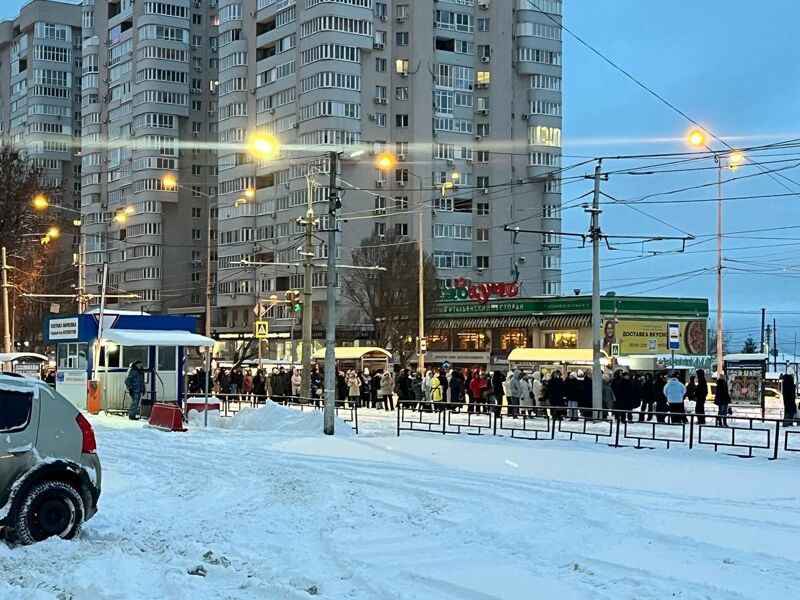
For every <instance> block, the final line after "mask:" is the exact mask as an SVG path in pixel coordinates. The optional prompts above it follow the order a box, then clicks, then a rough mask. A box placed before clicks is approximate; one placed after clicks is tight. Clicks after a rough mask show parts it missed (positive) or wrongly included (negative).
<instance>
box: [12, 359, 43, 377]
mask: <svg viewBox="0 0 800 600" xmlns="http://www.w3.org/2000/svg"><path fill="white" fill-rule="evenodd" d="M14 373H19V374H20V375H25V376H26V377H33V378H35V379H41V378H42V366H41V365H40V364H39V363H21V362H16V363H14Z"/></svg>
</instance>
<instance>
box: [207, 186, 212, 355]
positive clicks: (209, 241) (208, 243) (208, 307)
mask: <svg viewBox="0 0 800 600" xmlns="http://www.w3.org/2000/svg"><path fill="white" fill-rule="evenodd" d="M207 199H208V208H207V209H206V211H207V212H208V215H207V216H208V219H207V220H206V319H205V334H206V337H211V298H212V295H213V294H212V288H211V213H212V211H213V209H212V207H213V204H212V202H211V197H210V196H208V197H207ZM213 351H214V348H213V347H211V348H209V349H208V352H209V354H211V353H212V352H213Z"/></svg>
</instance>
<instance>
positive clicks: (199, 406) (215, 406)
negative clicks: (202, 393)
mask: <svg viewBox="0 0 800 600" xmlns="http://www.w3.org/2000/svg"><path fill="white" fill-rule="evenodd" d="M219 408H220V406H219V400H218V399H217V398H209V401H208V410H210V411H212V410H215V411H217V412H219ZM205 409H206V403H205V400H204V399H203V398H199V399H198V398H191V399H189V400H187V401H186V414H189V411H190V410H196V411H197V412H199V413H201V412H203V411H204V410H205Z"/></svg>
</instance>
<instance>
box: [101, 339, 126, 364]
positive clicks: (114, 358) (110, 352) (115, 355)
mask: <svg viewBox="0 0 800 600" xmlns="http://www.w3.org/2000/svg"><path fill="white" fill-rule="evenodd" d="M120 358H121V357H120V350H119V345H117V344H114V343H111V342H106V343H105V344H104V345H103V346H101V347H100V366H101V367H106V368H107V369H118V368H119V366H120Z"/></svg>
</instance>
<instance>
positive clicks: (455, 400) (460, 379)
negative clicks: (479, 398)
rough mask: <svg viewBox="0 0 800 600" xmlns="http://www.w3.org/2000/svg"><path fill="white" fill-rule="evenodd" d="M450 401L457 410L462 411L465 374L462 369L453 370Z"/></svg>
mask: <svg viewBox="0 0 800 600" xmlns="http://www.w3.org/2000/svg"><path fill="white" fill-rule="evenodd" d="M450 403H451V404H453V405H454V406H453V407H452V408H453V409H454V410H455V412H461V407H462V405H463V404H464V376H463V375H462V374H461V371H453V372H452V374H451V377H450Z"/></svg>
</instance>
